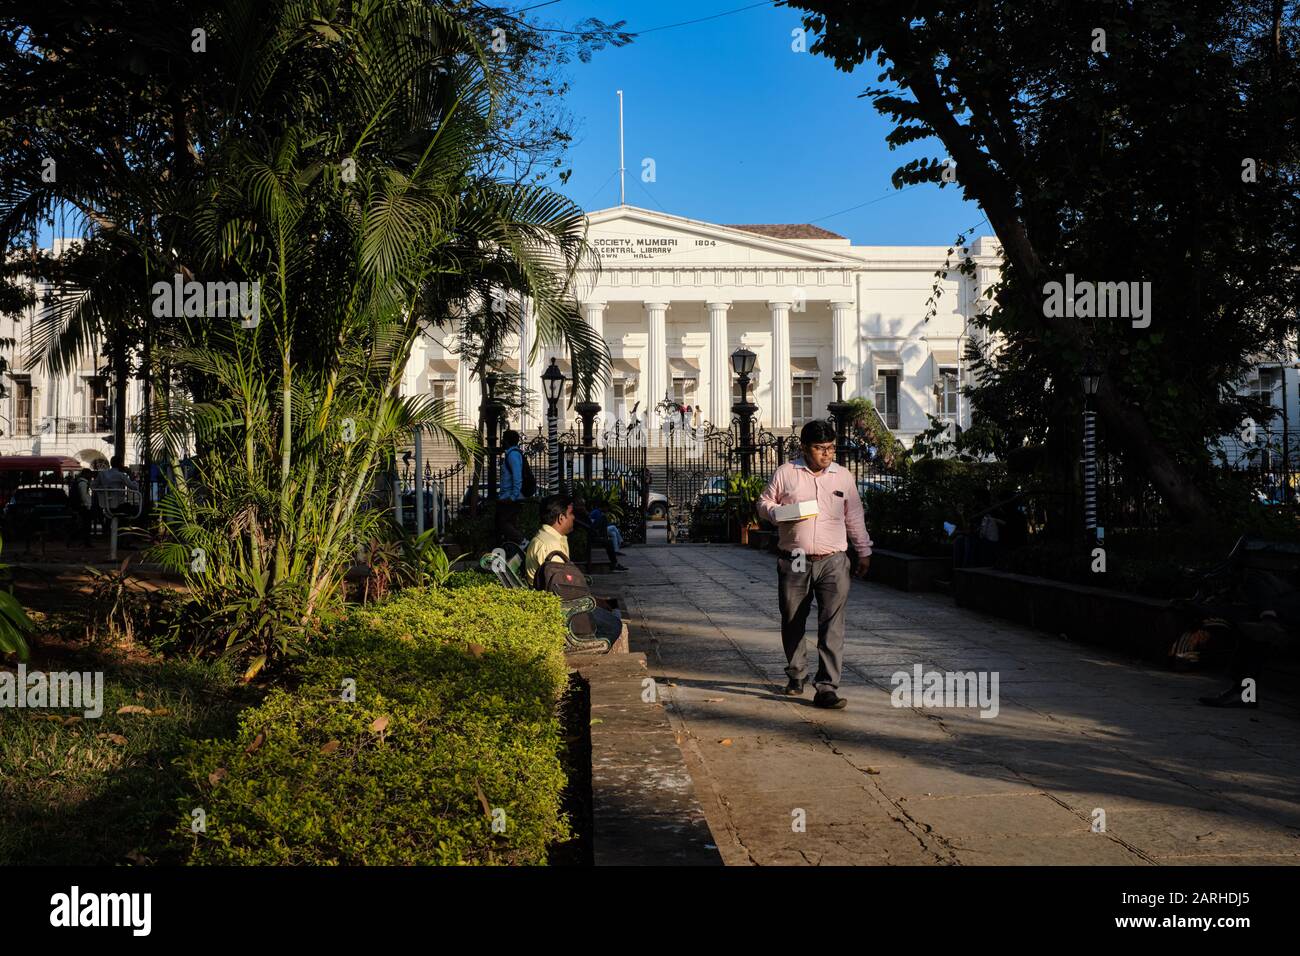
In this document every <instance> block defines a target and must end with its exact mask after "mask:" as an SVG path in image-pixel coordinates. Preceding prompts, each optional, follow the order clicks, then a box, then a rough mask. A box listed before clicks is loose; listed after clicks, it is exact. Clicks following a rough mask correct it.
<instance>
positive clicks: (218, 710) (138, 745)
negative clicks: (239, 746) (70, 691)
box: [0, 612, 258, 866]
mask: <svg viewBox="0 0 1300 956" xmlns="http://www.w3.org/2000/svg"><path fill="white" fill-rule="evenodd" d="M72 616H73V615H71V614H69V616H68V619H69V620H70V619H71V617H72ZM62 617H63V612H60V614H59V616H58V617H56V618H54V619H47V620H46V621H45V622H43V623H44V625H45V626H44V627H42V630H43V631H45V632H46V633H44V634H42V635H38V636H37V639H36V641H34V642H33V645H34V646H33V653H32V660H31V661H29V662H28V664H27V669H28V672H29V673H30V672H31V671H33V670H43V671H59V670H66V671H71V670H76V671H96V670H101V671H103V672H104V701H103V714H102V716H101V717H99V718H98V719H85V718H82V716H81V713H80V712H79V711H72V710H63V711H61V710H50V709H46V710H26V709H21V710H19V709H13V708H4V709H0V866H6V865H15V864H89V865H120V864H130V863H173V862H179V861H180V856H179V849H174V850H169V848H168V839H167V838H168V830H169V828H172V827H174V826H175V824H176V822H177V819H178V816H179V815H180V810H179V809H178V806H177V798H178V797H179V795H180V794H181V793H182V783H181V777H180V774H179V773H178V772H177V770H176V768H175V767H173V765H172V761H173V758H174V757H175V756H176V755H177V754H178V753H179V751H180V744H181V741H182V739H183V738H185V737H197V738H203V737H212V736H223V735H226V734H228V733H230V732H231V731H232V729H233V728H234V724H235V715H236V714H237V713H238V711H239V710H240V708H241V707H243V706H246V705H247V704H249V703H255V702H256V700H257V696H258V694H257V692H255V691H252V690H249V689H248V688H245V687H242V686H240V685H239V684H238V683H237V682H236V680H235V679H234V678H233V677H231V675H230V674H229V673H227V671H226V670H225V669H224V668H223V667H221V666H219V665H215V664H212V663H207V662H196V661H188V660H177V659H166V660H164V659H163V658H161V657H158V656H156V655H153V654H150V653H148V652H144V651H141V650H140V649H138V648H121V647H118V648H106V649H100V648H94V647H90V646H87V645H86V644H85V643H84V642H77V641H67V640H63V639H60V638H59V637H58V636H57V632H58V631H59V630H63V631H65V632H66V631H68V630H70V629H71V628H68V627H64V628H60V627H59V626H58V625H59V623H60V621H59V618H62ZM51 632H53V633H51ZM12 666H13V665H12V663H11V664H9V665H8V667H9V668H12ZM123 707H134V708H144V709H145V710H147V711H148V713H143V712H139V711H133V712H128V713H119V710H121V708H123Z"/></svg>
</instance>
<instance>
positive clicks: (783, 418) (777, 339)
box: [767, 302, 791, 432]
mask: <svg viewBox="0 0 1300 956" xmlns="http://www.w3.org/2000/svg"><path fill="white" fill-rule="evenodd" d="M767 307H768V309H770V310H771V312H772V371H771V375H772V393H771V394H772V428H773V429H774V430H776V429H780V430H781V431H783V432H784V431H789V430H790V425H791V416H790V303H789V302H769V303H768V304H767Z"/></svg>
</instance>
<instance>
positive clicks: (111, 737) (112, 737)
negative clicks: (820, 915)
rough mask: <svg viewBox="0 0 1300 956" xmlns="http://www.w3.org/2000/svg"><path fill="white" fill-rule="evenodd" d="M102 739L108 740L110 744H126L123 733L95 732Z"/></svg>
mask: <svg viewBox="0 0 1300 956" xmlns="http://www.w3.org/2000/svg"><path fill="white" fill-rule="evenodd" d="M95 736H96V737H98V738H99V739H100V740H107V741H108V742H109V743H110V744H117V745H118V746H119V747H124V746H126V738H125V737H123V736H122V735H121V734H95Z"/></svg>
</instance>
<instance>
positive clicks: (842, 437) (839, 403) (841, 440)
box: [826, 369, 850, 461]
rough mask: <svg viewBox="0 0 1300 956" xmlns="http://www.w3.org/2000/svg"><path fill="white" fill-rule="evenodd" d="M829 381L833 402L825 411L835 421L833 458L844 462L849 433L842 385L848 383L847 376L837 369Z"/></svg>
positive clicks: (847, 408) (847, 412)
mask: <svg viewBox="0 0 1300 956" xmlns="http://www.w3.org/2000/svg"><path fill="white" fill-rule="evenodd" d="M831 381H832V382H834V383H835V401H833V402H831V403H830V404H829V405H827V406H826V410H827V411H829V412H830V413H831V417H832V418H834V419H835V457H836V458H838V459H839V460H840V461H844V458H845V456H844V449H845V442H846V439H847V437H848V431H849V407H850V406H849V403H848V402H846V401H845V400H844V383H845V382H847V381H848V376H846V375H845V374H844V370H843V369H838V370H837V371H836V372H835V374H834V375H832V376H831Z"/></svg>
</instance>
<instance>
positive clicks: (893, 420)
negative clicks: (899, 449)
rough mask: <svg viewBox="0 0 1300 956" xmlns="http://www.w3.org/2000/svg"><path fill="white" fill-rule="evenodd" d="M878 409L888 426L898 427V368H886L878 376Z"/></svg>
mask: <svg viewBox="0 0 1300 956" xmlns="http://www.w3.org/2000/svg"><path fill="white" fill-rule="evenodd" d="M876 411H878V412H879V413H880V417H881V418H883V419H884V420H885V427H886V428H897V427H898V369H886V370H884V371H882V372H880V374H879V375H877V376H876Z"/></svg>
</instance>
